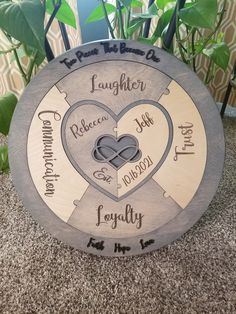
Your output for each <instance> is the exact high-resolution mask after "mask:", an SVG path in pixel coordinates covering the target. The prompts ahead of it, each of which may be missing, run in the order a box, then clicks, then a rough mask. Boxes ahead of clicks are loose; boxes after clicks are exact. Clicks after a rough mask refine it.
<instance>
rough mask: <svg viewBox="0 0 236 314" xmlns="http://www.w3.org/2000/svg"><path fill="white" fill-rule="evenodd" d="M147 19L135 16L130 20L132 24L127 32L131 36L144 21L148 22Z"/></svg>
mask: <svg viewBox="0 0 236 314" xmlns="http://www.w3.org/2000/svg"><path fill="white" fill-rule="evenodd" d="M146 20H147V19H144V18H142V17H137V18H134V19H133V20H132V21H131V22H130V25H129V27H128V29H127V33H128V35H129V36H131V35H133V33H134V32H135V31H137V30H138V29H139V28H140V27H141V26H142V25H143V23H144V22H146Z"/></svg>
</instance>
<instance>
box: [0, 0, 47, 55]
mask: <svg viewBox="0 0 236 314" xmlns="http://www.w3.org/2000/svg"><path fill="white" fill-rule="evenodd" d="M0 28H2V29H3V30H4V31H6V32H7V33H8V34H9V35H11V36H12V37H14V38H15V39H17V40H19V41H20V42H22V43H24V44H26V45H30V46H31V47H34V48H35V49H37V50H39V51H40V52H41V53H42V54H45V49H44V42H45V36H44V9H43V6H42V4H41V2H40V0H22V1H19V2H11V1H1V2H0Z"/></svg>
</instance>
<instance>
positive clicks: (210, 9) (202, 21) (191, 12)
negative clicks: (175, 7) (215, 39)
mask: <svg viewBox="0 0 236 314" xmlns="http://www.w3.org/2000/svg"><path fill="white" fill-rule="evenodd" d="M179 17H180V18H181V20H182V21H183V22H184V23H186V24H187V25H189V26H192V27H202V28H210V29H214V27H215V22H216V18H217V0H196V2H195V3H194V4H193V5H192V6H190V7H186V8H183V9H181V10H180V11H179Z"/></svg>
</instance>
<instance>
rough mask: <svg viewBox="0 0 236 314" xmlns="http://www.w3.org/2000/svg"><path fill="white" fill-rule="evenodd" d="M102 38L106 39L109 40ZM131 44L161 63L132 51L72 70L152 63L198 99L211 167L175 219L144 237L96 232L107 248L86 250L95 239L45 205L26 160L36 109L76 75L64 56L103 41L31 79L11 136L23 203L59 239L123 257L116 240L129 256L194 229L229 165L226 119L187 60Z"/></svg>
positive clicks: (15, 178)
mask: <svg viewBox="0 0 236 314" xmlns="http://www.w3.org/2000/svg"><path fill="white" fill-rule="evenodd" d="M103 42H105V40H104V41H103ZM110 42H111V43H113V44H119V43H120V42H124V40H122V41H121V40H112V41H110ZM126 43H127V46H129V47H132V48H136V49H137V48H138V49H142V50H144V51H145V52H147V51H148V50H150V49H154V50H155V54H156V56H158V57H159V58H160V60H161V61H160V62H159V63H155V62H153V61H151V60H146V59H145V58H144V56H138V55H133V54H130V55H129V54H125V55H120V54H112V53H111V54H106V55H104V54H100V55H98V56H95V57H90V58H88V59H84V61H83V63H82V64H81V63H79V62H77V63H76V64H75V65H74V66H73V70H76V69H78V68H80V67H82V66H84V65H88V64H90V63H93V62H95V61H102V60H112V59H121V60H127V61H136V62H140V63H144V64H147V65H150V66H152V67H154V68H156V69H158V70H160V71H162V72H164V73H165V74H166V75H169V76H170V77H171V78H172V79H173V80H175V81H176V82H177V83H178V84H179V85H180V86H182V88H183V89H184V90H185V91H186V92H187V93H188V94H189V95H190V97H191V98H192V99H193V101H194V103H195V105H196V107H197V109H198V111H199V113H200V115H201V118H202V121H203V124H204V127H205V132H206V138H207V152H208V155H207V161H206V168H205V173H204V175H203V178H202V182H201V184H200V186H199V188H198V190H197V192H196V194H195V195H194V197H193V199H192V201H191V202H190V203H189V205H188V206H187V207H186V208H185V209H184V210H183V211H181V212H180V213H179V214H178V215H177V216H176V217H175V218H174V219H172V220H171V221H169V222H168V223H167V224H166V225H164V226H162V227H161V228H159V229H158V230H154V231H152V232H150V233H148V234H145V235H142V236H135V237H130V238H125V239H124V238H122V239H120V240H119V239H115V238H102V237H97V236H96V240H97V241H99V240H100V241H102V240H105V249H104V250H103V251H100V250H96V249H94V248H91V247H90V248H87V247H86V244H87V243H88V241H89V239H90V237H93V236H92V235H90V234H87V233H84V232H81V231H79V230H77V229H75V228H73V227H71V226H69V225H68V224H66V223H65V222H63V221H62V220H61V219H60V218H58V217H57V216H56V215H55V214H54V213H53V212H52V211H51V210H50V209H49V208H48V207H47V206H46V204H45V203H44V202H43V200H42V199H41V197H40V196H39V194H38V192H37V190H36V188H35V186H34V183H33V181H32V178H31V175H30V172H29V168H28V162H27V136H28V131H29V127H30V124H31V120H32V117H33V115H34V112H35V110H36V108H37V106H38V104H39V103H40V101H41V99H42V98H43V96H44V95H45V94H46V93H47V92H48V91H49V89H50V88H51V87H52V86H53V85H55V84H56V83H57V82H58V81H59V80H60V79H62V77H64V76H66V75H67V74H69V73H71V70H69V69H67V68H66V67H65V66H64V64H60V63H59V62H58V61H59V60H62V59H63V57H65V56H66V57H68V58H74V56H75V55H74V53H75V52H76V51H77V50H78V49H79V50H80V51H84V52H85V51H88V50H90V49H94V48H98V49H100V50H101V45H100V42H93V43H90V44H87V45H82V46H80V47H78V48H74V49H72V50H70V51H68V52H67V53H66V54H65V55H62V56H59V57H57V58H56V59H54V60H53V61H52V62H51V63H50V64H48V65H47V66H46V67H45V68H44V69H43V70H42V71H41V72H40V73H39V74H38V75H37V76H36V77H35V78H34V79H33V80H32V81H31V82H30V84H29V85H28V87H27V88H26V90H25V92H24V94H23V95H22V97H21V99H20V101H19V103H18V105H17V108H16V110H15V113H14V116H13V120H12V124H11V128H10V135H9V161H10V167H11V173H12V178H13V182H14V185H15V186H16V188H17V191H18V193H19V195H20V197H21V198H22V199H23V202H24V205H25V206H26V207H27V208H29V209H30V210H31V212H32V215H33V216H34V217H35V218H36V219H37V221H38V222H39V223H40V224H41V225H42V226H44V227H45V229H46V230H47V231H49V232H50V233H51V234H52V235H53V236H54V237H56V238H58V239H60V240H62V241H64V242H66V243H67V244H69V245H71V246H73V247H76V248H78V249H80V250H82V251H86V252H89V253H92V254H96V255H104V256H123V254H122V253H119V254H117V253H114V244H115V243H117V242H118V243H121V245H125V246H131V247H132V249H131V250H130V251H128V252H127V253H126V254H125V255H124V256H129V255H135V254H141V253H146V252H149V251H152V250H155V249H157V248H159V247H161V246H163V245H166V244H169V243H170V242H172V241H173V240H175V239H177V238H178V237H180V236H181V235H182V234H183V233H184V232H186V231H187V230H188V229H189V228H190V227H192V225H193V224H194V223H195V222H196V221H197V220H198V219H199V218H200V217H201V215H202V214H203V213H204V211H205V210H206V209H207V207H208V205H209V203H210V202H211V200H212V198H213V196H214V194H215V192H216V190H217V187H218V184H219V181H220V178H221V174H222V171H223V164H224V152H225V145H224V134H223V126H222V122H221V119H220V115H219V112H218V109H217V107H216V105H215V103H214V101H213V99H212V97H211V95H210V94H209V91H208V90H207V88H206V87H205V86H204V85H203V83H202V82H201V81H200V80H199V79H198V77H197V76H196V75H195V74H194V73H193V72H192V71H191V70H190V69H189V68H188V67H187V66H186V65H185V64H183V63H182V62H180V61H179V60H178V59H177V58H175V57H173V56H172V55H170V54H168V53H166V52H164V51H163V50H161V49H158V48H156V47H150V46H146V45H143V44H141V43H138V42H135V41H126ZM52 73H53V76H52ZM180 110H181V108H180ZM140 239H144V240H149V239H155V243H154V244H152V245H151V246H149V247H147V248H146V249H145V250H143V251H142V250H141V249H140V244H139V241H140Z"/></svg>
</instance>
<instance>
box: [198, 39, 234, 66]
mask: <svg viewBox="0 0 236 314" xmlns="http://www.w3.org/2000/svg"><path fill="white" fill-rule="evenodd" d="M203 54H204V55H206V56H207V57H209V58H210V59H211V60H212V61H213V62H214V63H215V64H217V65H218V66H219V67H220V68H221V69H223V70H224V71H226V69H227V67H228V64H229V57H230V50H229V47H228V46H227V45H226V44H225V43H220V44H214V45H213V46H211V47H210V48H206V49H203Z"/></svg>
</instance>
